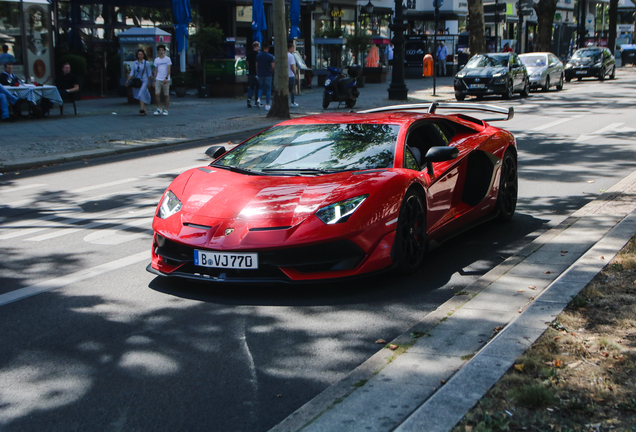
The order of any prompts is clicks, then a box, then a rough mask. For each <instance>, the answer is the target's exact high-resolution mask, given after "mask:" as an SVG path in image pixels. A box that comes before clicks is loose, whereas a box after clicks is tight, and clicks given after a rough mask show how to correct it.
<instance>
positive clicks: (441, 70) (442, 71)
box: [437, 41, 448, 76]
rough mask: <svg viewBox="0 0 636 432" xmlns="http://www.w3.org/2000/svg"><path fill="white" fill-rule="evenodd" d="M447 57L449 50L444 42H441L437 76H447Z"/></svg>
mask: <svg viewBox="0 0 636 432" xmlns="http://www.w3.org/2000/svg"><path fill="white" fill-rule="evenodd" d="M446 57H448V48H446V44H445V43H444V41H441V42H440V43H439V47H438V48H437V76H446Z"/></svg>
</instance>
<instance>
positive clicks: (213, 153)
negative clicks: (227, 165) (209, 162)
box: [205, 145, 227, 159]
mask: <svg viewBox="0 0 636 432" xmlns="http://www.w3.org/2000/svg"><path fill="white" fill-rule="evenodd" d="M226 151H227V150H225V147H224V146H222V145H216V146H212V147H210V148H208V149H207V150H206V151H205V154H206V155H208V156H209V157H211V158H212V159H218V158H219V157H220V156H221V155H223V154H225V152H226Z"/></svg>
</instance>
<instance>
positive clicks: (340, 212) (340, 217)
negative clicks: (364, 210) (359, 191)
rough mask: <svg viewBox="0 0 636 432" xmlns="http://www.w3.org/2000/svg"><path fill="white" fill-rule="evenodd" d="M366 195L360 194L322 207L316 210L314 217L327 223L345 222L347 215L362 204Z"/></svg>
mask: <svg viewBox="0 0 636 432" xmlns="http://www.w3.org/2000/svg"><path fill="white" fill-rule="evenodd" d="M368 196H369V195H360V196H359V197H355V198H351V199H348V200H345V201H340V202H337V203H335V204H331V205H328V206H327V207H323V208H321V209H320V210H318V211H317V212H316V217H318V219H320V220H321V221H323V222H324V223H326V224H327V225H333V224H337V223H340V222H346V221H347V220H348V219H349V216H351V215H352V214H353V212H355V211H356V210H357V209H358V207H360V204H362V203H363V202H364V200H365V199H367V197H368Z"/></svg>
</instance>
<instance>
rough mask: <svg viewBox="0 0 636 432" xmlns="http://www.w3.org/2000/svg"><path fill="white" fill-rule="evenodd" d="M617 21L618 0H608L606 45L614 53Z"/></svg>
mask: <svg viewBox="0 0 636 432" xmlns="http://www.w3.org/2000/svg"><path fill="white" fill-rule="evenodd" d="M617 21H618V0H610V4H609V37H608V39H607V47H608V48H609V49H610V51H611V52H612V55H613V54H614V51H615V50H616V23H617Z"/></svg>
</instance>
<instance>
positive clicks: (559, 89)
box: [556, 74, 563, 91]
mask: <svg viewBox="0 0 636 432" xmlns="http://www.w3.org/2000/svg"><path fill="white" fill-rule="evenodd" d="M556 88H557V90H558V91H561V90H563V74H561V77H560V78H559V83H558V84H557V86H556Z"/></svg>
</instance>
